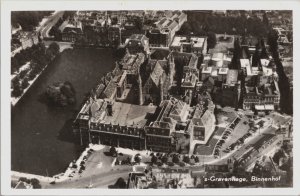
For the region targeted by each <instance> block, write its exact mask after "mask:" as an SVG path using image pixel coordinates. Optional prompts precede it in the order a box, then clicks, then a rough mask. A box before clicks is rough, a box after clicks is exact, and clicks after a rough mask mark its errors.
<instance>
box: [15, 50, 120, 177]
mask: <svg viewBox="0 0 300 196" xmlns="http://www.w3.org/2000/svg"><path fill="white" fill-rule="evenodd" d="M115 60H116V59H115V57H114V56H113V51H112V49H87V48H84V49H73V50H65V51H64V52H63V53H62V54H61V55H60V56H59V57H57V58H56V59H55V60H54V61H53V62H52V63H51V64H50V65H49V67H47V69H46V70H45V72H44V73H43V74H42V75H41V76H40V77H39V78H38V79H37V81H36V82H35V83H34V84H33V86H32V87H31V88H30V89H29V90H28V92H27V93H26V94H25V95H24V96H23V97H22V99H21V100H20V101H19V102H18V103H17V104H16V106H15V107H13V108H12V122H11V123H12V130H11V150H12V152H11V158H12V160H11V166H12V170H14V171H21V172H26V173H33V174H39V175H49V176H52V175H55V174H58V173H61V172H64V170H65V169H66V167H67V166H68V165H69V163H70V162H71V161H72V160H73V159H76V158H77V157H78V155H79V153H80V147H79V146H78V145H76V144H74V143H72V142H71V141H70V139H68V137H67V136H68V134H71V132H72V130H71V123H70V122H71V121H70V120H71V119H72V117H73V116H74V114H75V113H76V112H78V110H79V109H80V104H81V103H82V100H83V99H84V97H85V96H86V93H88V92H89V91H90V90H91V89H92V88H93V87H95V85H96V84H97V82H99V80H100V78H101V76H102V75H103V74H105V73H107V72H108V71H111V70H112V69H113V68H114V66H115ZM60 81H61V82H64V81H69V82H71V83H72V85H73V86H74V88H75V90H76V99H77V103H76V104H75V105H74V106H69V107H65V108H58V107H49V106H47V105H46V104H45V103H41V102H40V101H39V100H38V99H39V95H40V94H41V93H42V92H43V91H44V90H45V89H46V87H47V86H48V85H49V84H53V83H54V82H60ZM61 135H63V137H61Z"/></svg>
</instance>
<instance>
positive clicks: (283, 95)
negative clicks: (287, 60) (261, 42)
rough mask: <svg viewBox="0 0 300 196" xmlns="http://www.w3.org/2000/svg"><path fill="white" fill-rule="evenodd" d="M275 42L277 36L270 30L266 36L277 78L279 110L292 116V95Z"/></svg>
mask: <svg viewBox="0 0 300 196" xmlns="http://www.w3.org/2000/svg"><path fill="white" fill-rule="evenodd" d="M277 40H278V34H277V33H276V31H274V30H271V31H270V32H269V35H268V45H269V49H270V52H271V54H272V56H273V59H274V62H275V65H276V71H277V74H278V78H279V81H278V86H279V90H280V108H281V111H282V112H284V113H287V114H292V113H293V95H292V93H291V92H290V91H291V89H290V83H289V79H288V77H287V76H286V74H285V72H284V68H283V65H282V62H281V59H280V57H279V52H278V42H277Z"/></svg>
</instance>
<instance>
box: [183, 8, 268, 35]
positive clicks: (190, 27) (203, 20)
mask: <svg viewBox="0 0 300 196" xmlns="http://www.w3.org/2000/svg"><path fill="white" fill-rule="evenodd" d="M187 14H188V21H187V22H186V23H185V24H184V25H183V28H182V29H181V31H185V32H193V33H195V34H203V32H209V31H211V32H214V33H219V34H223V33H228V34H239V35H243V34H249V35H253V36H258V37H261V36H266V35H267V33H268V21H266V19H265V20H263V21H262V20H261V19H260V18H258V17H247V16H246V15H245V14H241V15H240V16H219V15H211V14H205V13H201V12H193V11H189V12H188V13H187Z"/></svg>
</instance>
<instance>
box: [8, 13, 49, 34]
mask: <svg viewBox="0 0 300 196" xmlns="http://www.w3.org/2000/svg"><path fill="white" fill-rule="evenodd" d="M51 12H52V11H14V12H11V24H12V25H13V26H14V27H18V25H21V27H22V29H23V30H24V31H32V30H34V29H35V27H36V26H38V25H39V22H40V21H41V20H42V19H43V18H44V17H45V16H48V15H50V13H51Z"/></svg>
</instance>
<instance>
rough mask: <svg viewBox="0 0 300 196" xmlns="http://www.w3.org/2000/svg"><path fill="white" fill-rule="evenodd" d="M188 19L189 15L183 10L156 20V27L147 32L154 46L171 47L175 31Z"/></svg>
mask: <svg viewBox="0 0 300 196" xmlns="http://www.w3.org/2000/svg"><path fill="white" fill-rule="evenodd" d="M186 21H187V15H186V14H185V13H183V12H175V13H173V15H172V16H170V17H167V16H166V17H164V18H162V19H160V20H159V21H157V22H155V23H154V25H155V27H154V28H152V29H150V30H149V31H148V32H147V37H149V43H150V46H152V47H169V45H170V44H171V43H172V40H173V38H174V36H175V33H176V32H177V31H178V30H179V29H180V28H181V26H182V25H183V23H184V22H186Z"/></svg>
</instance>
